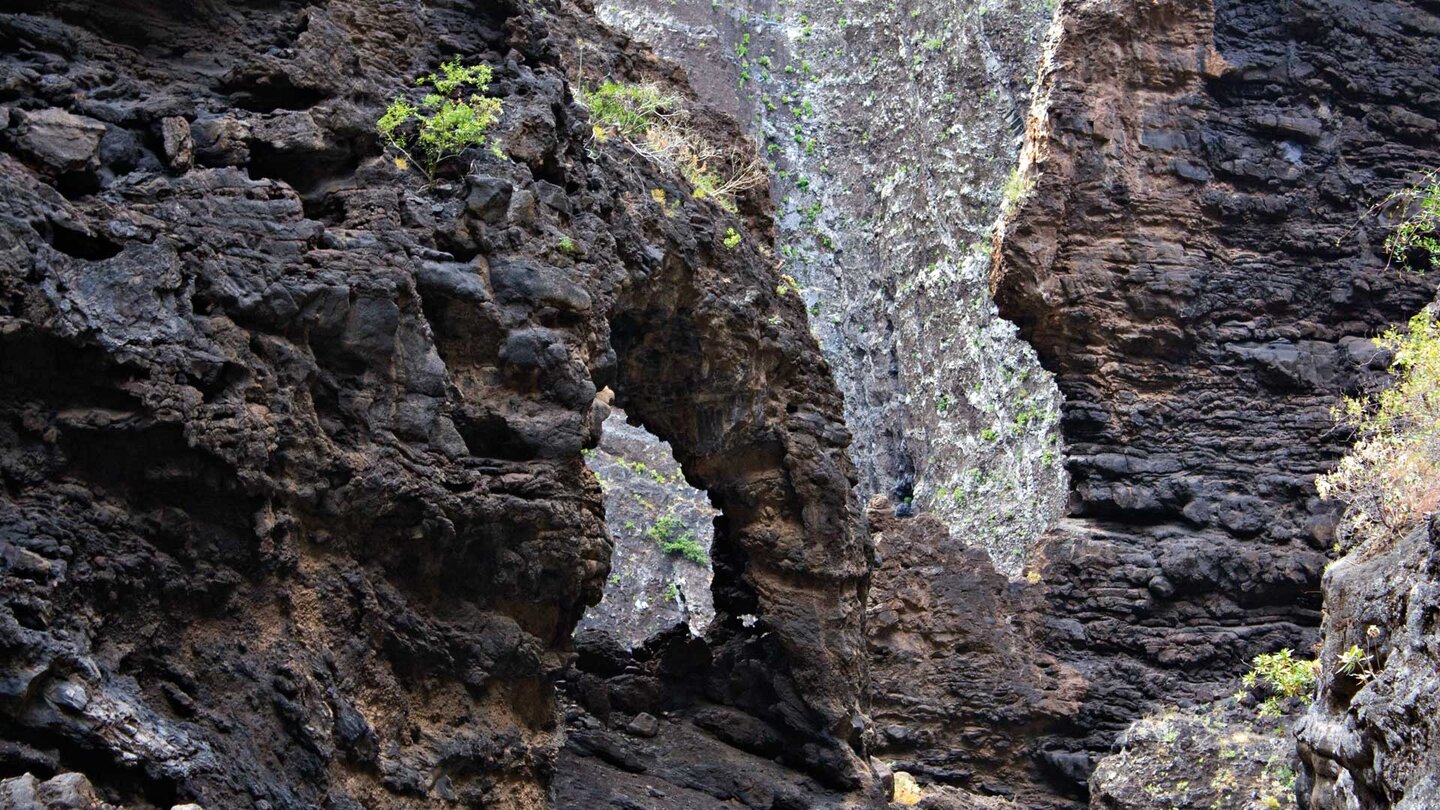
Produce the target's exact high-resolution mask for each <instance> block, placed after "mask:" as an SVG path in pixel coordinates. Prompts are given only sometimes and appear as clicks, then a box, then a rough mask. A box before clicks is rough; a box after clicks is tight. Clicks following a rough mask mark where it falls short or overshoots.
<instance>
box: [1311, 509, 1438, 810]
mask: <svg viewBox="0 0 1440 810" xmlns="http://www.w3.org/2000/svg"><path fill="white" fill-rule="evenodd" d="M1324 586H1325V623H1324V626H1323V628H1322V630H1323V644H1322V645H1321V646H1320V648H1319V650H1318V652H1317V655H1318V658H1319V659H1320V662H1321V665H1322V668H1321V682H1320V690H1319V696H1318V697H1317V698H1316V700H1315V703H1314V704H1313V705H1312V706H1311V707H1310V710H1309V712H1308V713H1307V714H1306V716H1305V719H1304V721H1303V723H1302V724H1301V726H1300V733H1299V740H1300V754H1301V759H1302V761H1303V763H1304V766H1305V767H1304V772H1303V775H1302V779H1301V782H1300V791H1299V792H1300V796H1301V799H1302V802H1303V803H1302V804H1301V807H1307V808H1313V810H1341V808H1345V809H1346V810H1349V809H1350V808H1367V809H1368V808H1382V807H1395V808H1423V807H1431V806H1433V805H1434V803H1435V801H1436V797H1437V796H1440V763H1437V759H1436V754H1437V752H1440V683H1437V681H1440V638H1437V636H1436V632H1435V629H1436V627H1435V622H1436V613H1437V610H1440V524H1437V523H1436V521H1435V520H1433V519H1432V520H1431V521H1429V522H1428V525H1425V526H1421V527H1419V528H1417V529H1416V530H1415V531H1412V532H1410V533H1409V534H1407V535H1406V536H1405V537H1403V538H1399V539H1398V542H1395V543H1393V544H1390V545H1387V546H1384V547H1379V546H1376V547H1368V548H1365V547H1362V548H1361V549H1358V550H1357V551H1355V552H1353V553H1351V554H1348V555H1346V556H1345V557H1343V558H1341V559H1340V560H1338V561H1336V562H1335V564H1334V565H1332V566H1330V568H1329V569H1327V570H1326V572H1325V580H1324ZM1352 647H1358V648H1359V650H1360V651H1361V655H1362V656H1363V660H1362V662H1360V663H1358V664H1357V665H1356V666H1355V667H1354V668H1352V669H1351V670H1350V671H1348V672H1347V671H1345V668H1344V667H1342V666H1340V660H1341V659H1340V656H1341V655H1342V654H1343V653H1345V652H1346V651H1348V650H1350V649H1351V648H1352Z"/></svg>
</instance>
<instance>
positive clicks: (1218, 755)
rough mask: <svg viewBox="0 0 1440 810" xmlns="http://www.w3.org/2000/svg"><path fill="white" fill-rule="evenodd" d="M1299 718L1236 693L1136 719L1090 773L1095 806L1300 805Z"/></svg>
mask: <svg viewBox="0 0 1440 810" xmlns="http://www.w3.org/2000/svg"><path fill="white" fill-rule="evenodd" d="M1292 720H1293V718H1275V719H1269V720H1266V719H1262V718H1259V717H1258V716H1257V715H1256V713H1255V709H1254V708H1253V707H1248V706H1244V705H1239V704H1237V703H1236V702H1235V701H1234V700H1233V699H1226V700H1223V701H1220V702H1218V703H1213V704H1208V705H1205V706H1200V707H1197V708H1193V709H1188V710H1175V709H1172V710H1169V711H1166V712H1164V713H1162V714H1156V715H1152V716H1149V717H1145V718H1143V719H1141V720H1137V721H1135V722H1134V723H1133V724H1131V726H1130V727H1129V728H1128V729H1126V730H1125V732H1124V733H1123V734H1121V735H1120V736H1119V737H1117V738H1116V740H1115V748H1116V751H1115V753H1113V754H1111V755H1110V756H1108V757H1105V758H1104V759H1102V760H1100V762H1099V764H1098V765H1097V766H1096V768H1095V773H1094V774H1093V775H1092V776H1091V777H1090V807H1092V808H1094V810H1170V809H1171V808H1175V807H1195V808H1214V809H1215V810H1281V808H1294V807H1295V806H1296V805H1295V780H1296V776H1297V772H1298V770H1299V763H1298V762H1297V761H1296V757H1295V744H1294V737H1293V736H1292V734H1291V729H1290V726H1291V723H1292Z"/></svg>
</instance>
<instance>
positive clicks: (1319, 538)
mask: <svg viewBox="0 0 1440 810" xmlns="http://www.w3.org/2000/svg"><path fill="white" fill-rule="evenodd" d="M1059 19H1060V21H1061V27H1060V31H1059V36H1058V39H1057V41H1056V44H1055V49H1054V53H1053V55H1052V56H1051V57H1050V59H1049V60H1048V63H1047V67H1046V71H1045V74H1044V76H1043V79H1042V83H1041V87H1040V89H1039V91H1038V94H1039V103H1038V104H1037V107H1036V113H1035V115H1034V116H1033V117H1032V118H1031V120H1030V122H1029V124H1028V127H1029V133H1030V135H1029V141H1028V143H1027V147H1026V155H1025V157H1024V160H1023V167H1022V168H1023V171H1024V172H1025V175H1026V178H1027V180H1026V183H1027V185H1030V186H1033V188H1032V189H1031V190H1030V191H1029V193H1027V194H1026V195H1025V196H1024V198H1023V199H1022V201H1021V202H1020V203H1019V205H1018V206H1017V207H1016V208H1015V209H1014V210H1013V212H1012V213H1011V215H1010V216H1009V217H1008V219H1007V223H1006V227H1005V230H1004V235H1003V241H1002V243H1001V246H1000V250H999V252H998V253H997V255H996V259H995V264H994V269H995V282H994V283H995V288H996V297H997V300H998V302H999V304H1000V309H1001V312H1002V313H1003V314H1004V315H1005V316H1006V317H1009V318H1011V319H1013V320H1014V321H1015V322H1016V323H1018V324H1019V325H1020V328H1021V332H1022V334H1023V335H1024V336H1025V338H1026V339H1027V340H1029V341H1030V342H1031V343H1032V344H1033V345H1034V346H1035V348H1036V350H1037V352H1038V353H1039V355H1040V358H1041V361H1042V363H1043V364H1044V365H1045V366H1046V368H1048V369H1050V370H1051V371H1053V372H1054V373H1055V376H1056V379H1057V380H1058V382H1059V384H1060V388H1061V390H1062V391H1063V392H1064V394H1065V399H1066V404H1065V406H1064V418H1063V426H1064V433H1065V437H1066V442H1067V447H1068V457H1067V464H1068V466H1069V469H1070V475H1071V479H1072V483H1073V486H1072V502H1071V508H1070V513H1069V516H1068V518H1067V519H1066V520H1064V521H1062V522H1061V524H1060V525H1059V526H1058V527H1057V528H1056V529H1055V530H1053V531H1051V532H1050V533H1049V534H1047V535H1046V537H1045V538H1044V540H1043V541H1042V543H1041V544H1040V546H1039V548H1038V549H1037V550H1036V557H1037V561H1038V571H1039V573H1040V576H1041V577H1042V578H1043V582H1044V585H1045V587H1046V589H1047V592H1048V597H1047V598H1048V603H1049V604H1048V607H1047V609H1046V610H1047V612H1048V613H1049V615H1050V616H1051V617H1052V618H1051V619H1050V620H1049V633H1048V635H1049V642H1048V646H1049V648H1050V649H1051V651H1052V652H1054V653H1055V654H1056V655H1057V656H1058V657H1059V658H1061V659H1062V660H1065V661H1067V662H1069V663H1070V664H1071V665H1072V666H1074V667H1075V668H1076V669H1077V670H1078V671H1080V672H1081V673H1082V674H1083V675H1084V677H1085V679H1086V696H1085V702H1084V705H1083V707H1082V709H1081V711H1080V712H1079V714H1078V716H1077V717H1076V718H1075V719H1074V721H1073V722H1072V723H1071V724H1069V725H1068V726H1067V727H1065V728H1063V729H1057V730H1056V731H1055V733H1054V735H1053V736H1051V737H1050V738H1049V739H1048V740H1042V747H1046V748H1048V749H1049V752H1050V753H1048V754H1046V756H1048V757H1049V758H1050V759H1051V760H1052V761H1053V762H1054V763H1055V764H1056V765H1057V766H1067V765H1071V764H1073V765H1075V766H1076V767H1075V771H1076V774H1077V776H1083V772H1084V769H1085V767H1084V766H1085V762H1084V757H1083V755H1082V756H1081V757H1080V758H1079V759H1078V760H1077V759H1076V758H1075V757H1074V756H1071V755H1070V754H1067V753H1066V752H1082V751H1085V750H1090V751H1095V750H1102V749H1103V748H1104V747H1106V746H1107V745H1108V743H1109V740H1110V739H1111V738H1112V737H1113V736H1114V734H1116V733H1117V732H1118V731H1120V730H1121V729H1122V728H1123V727H1124V724H1125V723H1126V722H1128V721H1129V720H1130V719H1133V718H1134V717H1136V716H1138V715H1139V714H1140V713H1141V712H1142V711H1143V710H1144V709H1145V708H1146V707H1147V706H1149V705H1151V704H1153V703H1154V702H1156V701H1160V700H1164V701H1166V702H1175V701H1183V700H1186V699H1193V698H1199V697H1203V696H1206V695H1208V694H1210V693H1213V692H1214V691H1216V690H1217V688H1224V686H1223V682H1224V681H1225V680H1226V679H1227V678H1229V677H1232V676H1234V675H1235V674H1237V673H1238V672H1240V671H1241V670H1242V669H1243V667H1244V666H1245V662H1246V661H1247V660H1248V659H1249V658H1250V657H1251V656H1253V655H1254V654H1256V653H1259V652H1266V651H1271V650H1274V649H1277V648H1279V647H1283V646H1288V647H1293V648H1295V649H1297V650H1305V649H1308V648H1309V647H1310V646H1311V645H1312V644H1313V643H1314V641H1315V638H1316V632H1315V631H1316V628H1317V626H1318V624H1319V618H1320V616H1319V610H1320V592H1319V579H1320V573H1321V569H1322V567H1323V566H1324V564H1325V561H1326V556H1325V555H1326V550H1327V549H1328V547H1329V546H1330V544H1331V531H1332V526H1333V522H1334V507H1333V506H1331V505H1328V504H1322V503H1320V502H1318V501H1317V499H1316V497H1315V493H1314V489H1313V485H1312V481H1313V477H1314V476H1315V474H1316V473H1318V472H1321V471H1323V470H1325V469H1327V468H1328V467H1329V466H1330V465H1331V464H1332V463H1333V462H1334V461H1335V460H1336V459H1337V458H1338V456H1339V454H1340V453H1341V452H1342V450H1343V448H1344V441H1345V437H1344V436H1343V435H1342V434H1341V433H1340V432H1338V431H1335V430H1334V429H1333V428H1332V422H1331V419H1330V416H1329V409H1330V408H1331V406H1332V405H1333V404H1334V403H1335V401H1336V397H1337V396H1338V395H1339V394H1340V393H1341V392H1343V391H1345V390H1347V389H1350V388H1353V387H1355V386H1359V385H1362V384H1367V383H1368V382H1372V381H1373V380H1374V375H1375V368H1376V367H1378V366H1382V365H1383V361H1382V360H1381V359H1380V358H1377V357H1376V354H1375V352H1374V351H1373V348H1372V347H1371V345H1370V344H1369V343H1368V342H1367V341H1366V339H1365V338H1366V337H1367V336H1369V335H1372V334H1374V333H1375V332H1376V331H1378V330H1380V329H1382V328H1383V327H1385V326H1387V325H1388V324H1392V323H1394V322H1397V321H1401V320H1404V319H1406V318H1407V317H1408V316H1409V315H1410V314H1412V313H1413V312H1415V311H1416V310H1418V309H1419V308H1420V307H1421V306H1422V305H1424V304H1425V303H1426V302H1427V301H1428V300H1429V299H1430V297H1431V294H1432V291H1433V286H1434V280H1433V279H1431V278H1422V277H1416V276H1410V275H1404V274H1401V273H1399V272H1397V271H1395V270H1390V269H1387V268H1386V267H1385V264H1386V262H1385V258H1384V256H1383V255H1381V254H1380V245H1381V242H1382V241H1383V238H1384V235H1385V226H1384V224H1383V223H1377V222H1374V221H1366V220H1363V219H1362V215H1363V213H1364V211H1365V209H1366V207H1367V206H1369V205H1370V204H1371V203H1372V202H1373V201H1375V200H1377V199H1379V198H1381V197H1383V196H1384V195H1385V194H1386V193H1387V192H1390V191H1393V190H1395V189H1397V188H1400V187H1402V186H1403V185H1405V184H1407V183H1408V182H1409V181H1410V180H1411V178H1412V177H1413V176H1414V173H1415V172H1416V171H1417V170H1420V169H1423V168H1426V167H1431V166H1435V165H1437V164H1440V140H1437V134H1440V123H1437V121H1440V84H1437V82H1440V78H1437V76H1436V73H1435V70H1434V66H1435V56H1436V38H1435V33H1436V31H1437V30H1440V15H1437V11H1436V9H1435V8H1434V6H1433V4H1427V3H1417V2H1406V1H1405V0H1400V1H1399V2H1393V3H1370V2H1341V1H1339V0H1301V1H1300V2H1288V0H1287V2H1239V1H1238V0H1233V1H1232V0H1222V1H1221V2H1216V3H1213V4H1212V3H1211V2H1208V1H1206V0H1154V1H1152V0H1143V1H1132V0H1100V1H1091V2H1067V3H1064V4H1062V7H1061V10H1060V18H1059Z"/></svg>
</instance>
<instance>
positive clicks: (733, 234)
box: [722, 228, 740, 250]
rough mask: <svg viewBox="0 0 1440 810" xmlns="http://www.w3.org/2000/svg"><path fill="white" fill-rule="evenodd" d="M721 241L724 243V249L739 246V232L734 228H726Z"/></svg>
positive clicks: (732, 248)
mask: <svg viewBox="0 0 1440 810" xmlns="http://www.w3.org/2000/svg"><path fill="white" fill-rule="evenodd" d="M722 241H723V242H724V243H725V249H726V250H734V249H735V248H737V247H740V234H739V232H738V231H736V230H735V229H734V228H727V229H726V230H725V238H724V239H723V240H722Z"/></svg>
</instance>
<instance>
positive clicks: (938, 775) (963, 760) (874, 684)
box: [866, 497, 1083, 808]
mask: <svg viewBox="0 0 1440 810" xmlns="http://www.w3.org/2000/svg"><path fill="white" fill-rule="evenodd" d="M866 514H867V516H868V517H869V522H870V528H871V531H872V532H873V536H874V539H875V556H876V568H875V574H874V578H873V580H872V582H871V589H870V605H869V608H868V613H867V618H868V620H869V621H868V624H867V627H866V632H867V635H868V638H869V648H870V660H871V665H870V667H871V669H870V673H871V681H870V714H871V719H872V722H873V726H874V733H873V740H872V743H871V751H872V753H873V754H874V755H875V756H877V757H879V758H881V759H883V760H885V761H886V762H887V763H888V764H889V765H890V766H891V767H893V768H894V769H895V770H899V771H905V772H908V773H910V774H912V775H913V776H915V777H916V778H917V779H918V780H920V781H921V783H922V785H924V786H925V787H926V788H927V790H930V786H932V785H952V786H964V787H966V788H969V789H971V790H975V791H984V792H987V793H990V794H992V795H998V796H1005V797H1013V798H1014V799H1015V800H1016V801H1019V802H1020V804H1021V805H1022V806H1024V807H1030V808H1041V807H1049V806H1055V805H1053V804H1052V802H1053V801H1054V797H1053V790H1051V789H1050V788H1048V787H1047V785H1046V777H1045V774H1044V772H1043V771H1042V769H1041V767H1040V765H1039V763H1038V762H1037V761H1036V759H1035V754H1036V752H1035V750H1034V748H1033V746H1034V740H1033V734H1034V730H1035V729H1037V728H1045V727H1046V726H1047V725H1050V724H1054V723H1057V722H1062V721H1063V722H1074V721H1075V720H1076V719H1077V715H1078V712H1079V708H1080V702H1081V698H1082V696H1083V679H1082V678H1081V676H1080V675H1079V674H1078V673H1077V672H1075V671H1073V670H1072V669H1070V668H1069V667H1067V666H1065V665H1063V664H1061V663H1060V662H1059V661H1056V660H1055V659H1054V657H1052V656H1050V655H1049V654H1047V653H1046V652H1044V651H1043V649H1042V648H1041V644H1040V639H1039V636H1040V631H1041V630H1042V623H1041V616H1040V615H1039V613H1038V612H1037V608H1039V607H1040V606H1041V603H1040V601H1039V600H1038V599H1037V598H1036V597H1037V596H1038V595H1039V588H1037V587H1035V586H1033V585H1030V584H1028V583H1026V582H1024V581H1023V580H1022V581H1019V582H1012V581H1010V580H1008V579H1007V578H1006V577H1005V576H1004V575H1002V574H999V573H997V572H996V570H995V567H994V565H993V564H992V563H991V561H990V558H989V557H988V556H987V555H986V553H985V552H984V551H983V550H981V549H980V548H976V547H971V546H968V545H966V544H965V543H963V542H961V541H959V540H958V539H956V538H954V537H952V536H951V534H950V533H949V531H948V530H947V529H946V528H945V526H944V524H942V523H941V522H940V521H939V520H937V519H936V518H934V517H933V516H930V515H918V516H916V517H913V518H909V519H902V518H896V517H895V515H894V513H893V510H892V509H891V507H890V505H889V503H887V502H886V501H885V500H884V499H883V498H880V497H877V498H876V499H874V500H872V501H871V503H870V505H869V507H868V508H867V510H866ZM930 792H932V793H936V794H937V795H939V791H937V790H930ZM956 801H958V799H956ZM937 806H938V805H937ZM945 806H948V805H945ZM1062 806H1063V805H1062Z"/></svg>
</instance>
